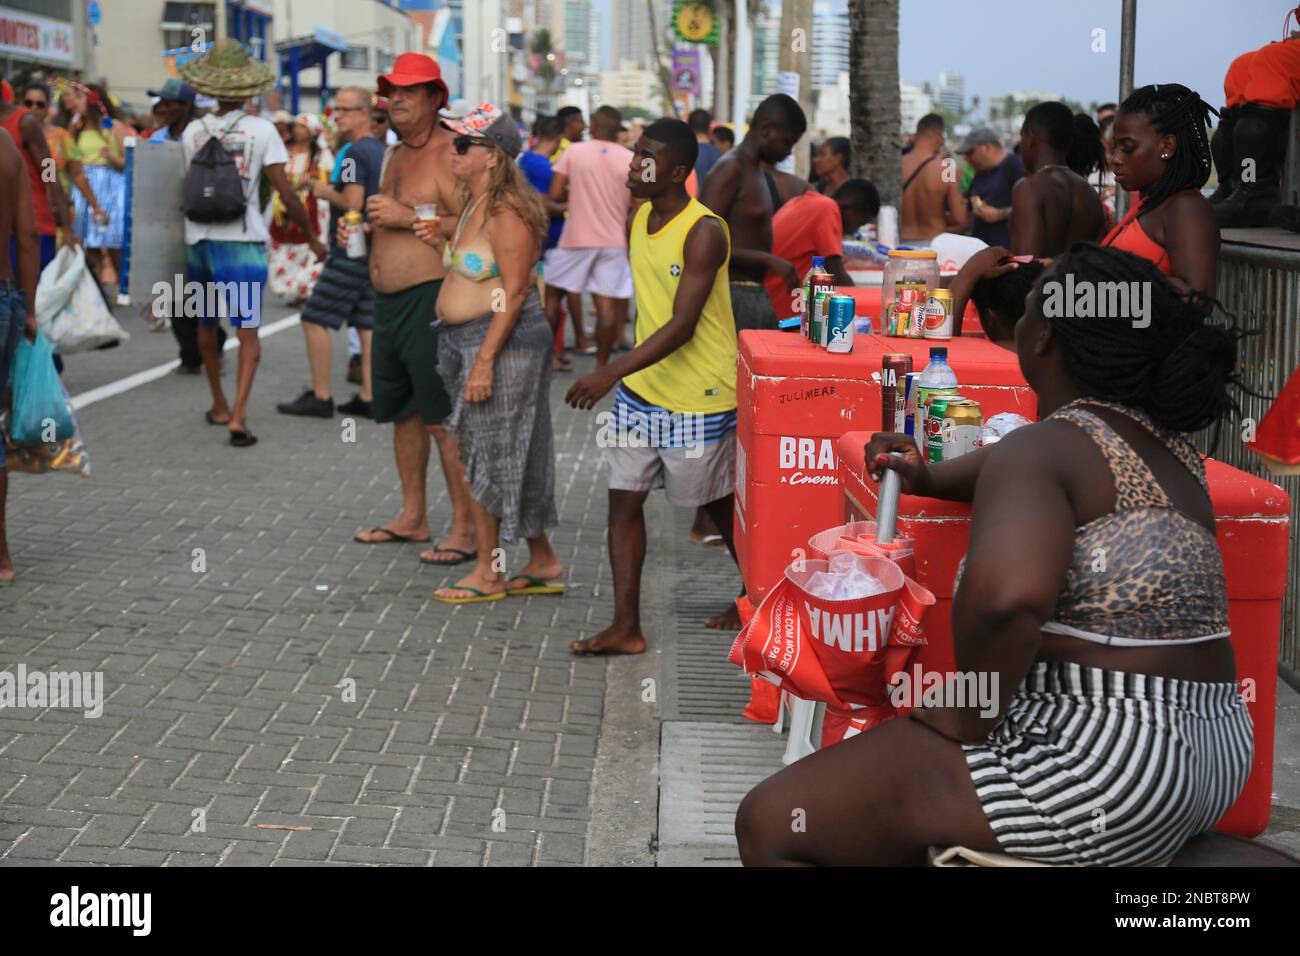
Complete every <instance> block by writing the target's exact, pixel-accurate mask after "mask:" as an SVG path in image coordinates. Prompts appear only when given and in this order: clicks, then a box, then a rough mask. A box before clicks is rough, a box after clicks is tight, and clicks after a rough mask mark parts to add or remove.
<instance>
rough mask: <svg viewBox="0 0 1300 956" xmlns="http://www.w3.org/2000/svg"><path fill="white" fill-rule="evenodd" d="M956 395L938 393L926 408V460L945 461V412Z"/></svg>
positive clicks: (924, 432) (924, 428)
mask: <svg viewBox="0 0 1300 956" xmlns="http://www.w3.org/2000/svg"><path fill="white" fill-rule="evenodd" d="M956 397H957V396H955V395H936V396H935V397H934V398H933V399H931V400H930V404H929V406H928V407H927V408H926V412H925V424H924V426H923V427H922V434H923V435H924V441H925V458H926V461H930V462H936V461H943V413H944V412H945V411H947V410H948V403H949V402H950V401H951V400H952V399H954V398H956Z"/></svg>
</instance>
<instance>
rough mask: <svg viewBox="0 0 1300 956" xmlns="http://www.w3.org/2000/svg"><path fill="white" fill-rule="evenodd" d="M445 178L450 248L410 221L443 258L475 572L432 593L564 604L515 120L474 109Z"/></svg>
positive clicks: (444, 345) (543, 334) (463, 123)
mask: <svg viewBox="0 0 1300 956" xmlns="http://www.w3.org/2000/svg"><path fill="white" fill-rule="evenodd" d="M442 125H443V126H445V127H446V128H447V129H449V130H450V131H451V132H452V133H454V134H456V138H455V139H454V140H453V145H452V158H451V171H452V174H453V175H454V176H455V177H456V178H457V180H458V181H459V183H460V189H461V192H462V195H463V198H464V212H463V213H462V214H461V216H460V220H459V221H458V222H457V224H456V228H455V231H454V234H453V236H452V238H451V239H450V240H447V239H445V238H444V237H443V235H442V234H441V232H440V230H439V228H438V226H437V225H436V223H427V222H420V221H419V220H417V221H416V223H415V226H414V229H415V233H416V235H417V236H419V238H420V239H421V240H422V241H424V242H427V243H428V244H429V245H431V246H434V247H435V248H441V249H442V257H443V264H444V265H445V266H446V269H447V278H446V280H445V281H444V282H443V286H442V290H441V292H440V293H439V295H438V322H437V329H438V366H439V369H438V370H439V372H440V373H441V375H442V379H443V381H444V382H445V383H446V385H447V390H448V392H449V393H450V395H451V399H452V412H451V415H450V416H449V417H448V418H447V421H446V423H445V424H446V428H447V429H448V431H450V432H451V433H452V434H453V435H455V437H456V439H457V441H458V442H459V444H460V457H461V462H462V464H463V465H464V480H465V482H466V484H467V486H468V489H469V493H470V497H471V499H472V504H471V507H472V510H473V514H474V531H475V535H476V537H477V539H478V555H477V557H476V558H475V564H474V568H473V570H471V571H470V572H469V574H467V575H466V576H465V577H463V578H461V579H460V580H459V581H457V582H455V583H454V584H451V585H448V586H446V587H441V588H439V589H438V590H437V591H435V592H434V597H435V598H437V599H438V600H439V601H444V602H446V603H449V604H469V603H475V602H480V601H499V600H501V599H502V598H504V597H506V596H507V595H525V594H561V593H563V592H564V585H563V584H560V583H558V582H557V581H556V579H557V578H559V577H560V576H561V575H562V574H563V572H564V568H563V566H562V565H561V564H560V559H559V558H558V557H557V556H556V554H555V552H554V551H553V550H552V549H551V542H550V540H549V539H548V538H547V536H546V532H547V530H548V529H550V528H553V527H554V526H555V525H556V523H557V516H556V510H555V452H554V443H553V438H552V433H551V408H550V401H549V397H550V381H551V349H552V335H551V327H550V325H549V324H548V323H547V321H546V316H545V314H544V312H543V310H542V306H541V302H540V301H539V300H538V297H537V289H536V283H535V277H534V272H535V269H536V266H537V259H538V257H539V256H540V255H541V249H542V243H543V242H544V241H545V238H546V229H547V220H546V213H545V212H544V211H543V209H542V204H541V200H540V198H539V197H538V194H537V191H536V190H535V189H533V188H532V187H531V186H530V185H529V184H528V182H527V180H525V179H524V177H523V174H522V173H521V172H520V170H519V167H518V165H517V164H516V163H515V161H514V160H515V157H516V156H518V155H519V151H520V148H521V147H522V141H521V138H520V135H519V130H518V128H517V127H516V126H515V123H514V120H512V119H511V118H510V117H509V116H508V115H506V114H505V113H503V112H502V111H501V110H500V109H498V108H497V107H495V106H492V105H490V104H487V103H480V104H479V105H478V106H476V107H475V108H474V109H473V110H471V111H470V112H469V114H468V115H466V116H465V118H464V119H463V120H460V121H454V122H453V121H444V122H443V124H442ZM518 538H524V539H526V540H527V541H528V552H529V557H528V563H527V564H525V565H524V566H523V567H522V568H520V569H519V571H518V573H516V574H513V575H507V574H506V573H505V572H504V571H503V569H502V564H501V562H500V560H499V559H498V555H499V554H500V543H501V542H505V543H507V544H508V543H510V542H513V541H515V540H517V539H518Z"/></svg>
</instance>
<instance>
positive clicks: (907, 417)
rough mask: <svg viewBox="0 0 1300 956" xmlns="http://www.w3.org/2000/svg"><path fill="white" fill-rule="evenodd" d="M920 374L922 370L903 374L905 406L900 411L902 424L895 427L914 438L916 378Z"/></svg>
mask: <svg viewBox="0 0 1300 956" xmlns="http://www.w3.org/2000/svg"><path fill="white" fill-rule="evenodd" d="M920 375H921V373H920V372H908V373H907V374H906V375H904V376H903V407H902V409H901V410H900V412H899V414H901V415H902V425H901V427H899V428H897V429H895V430H896V431H900V432H902V433H903V434H905V435H911V436H912V437H913V438H915V437H916V380H917V379H918V378H919V377H920Z"/></svg>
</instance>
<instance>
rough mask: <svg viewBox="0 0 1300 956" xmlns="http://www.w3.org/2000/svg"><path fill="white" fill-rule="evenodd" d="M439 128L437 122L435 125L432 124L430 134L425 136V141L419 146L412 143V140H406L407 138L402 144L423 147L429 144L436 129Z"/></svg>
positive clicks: (415, 147) (412, 147)
mask: <svg viewBox="0 0 1300 956" xmlns="http://www.w3.org/2000/svg"><path fill="white" fill-rule="evenodd" d="M437 129H438V127H437V125H436V124H435V125H434V126H430V127H429V133H428V135H427V136H425V137H424V142H423V143H420V144H419V145H418V146H417V145H416V144H415V143H412V142H411V141H410V140H406V139H404V140H402V145H403V146H409V147H410V148H411V149H423V148H424V147H425V146H428V145H429V140H431V139H433V134H434V132H435V131H437Z"/></svg>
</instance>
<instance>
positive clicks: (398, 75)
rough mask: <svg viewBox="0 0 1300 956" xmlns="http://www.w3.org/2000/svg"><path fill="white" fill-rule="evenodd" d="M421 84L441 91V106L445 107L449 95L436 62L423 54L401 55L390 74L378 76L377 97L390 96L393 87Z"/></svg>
mask: <svg viewBox="0 0 1300 956" xmlns="http://www.w3.org/2000/svg"><path fill="white" fill-rule="evenodd" d="M421 83H432V84H433V85H434V86H436V87H438V89H440V90H442V104H443V105H444V106H446V105H447V100H448V99H450V97H451V94H450V92H449V91H448V89H447V84H446V83H444V82H443V81H442V70H440V69H438V61H437V60H435V59H434V58H433V57H431V56H426V55H425V54H423V53H403V54H402V55H401V56H399V57H398V58H397V61H396V62H395V63H394V64H393V69H392V72H390V73H383V74H380V77H379V81H378V87H379V95H380V96H390V95H391V94H392V89H393V87H394V86H419V85H420V84H421Z"/></svg>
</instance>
